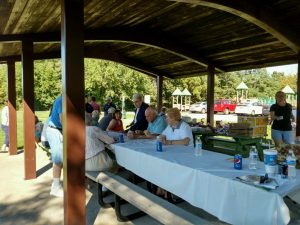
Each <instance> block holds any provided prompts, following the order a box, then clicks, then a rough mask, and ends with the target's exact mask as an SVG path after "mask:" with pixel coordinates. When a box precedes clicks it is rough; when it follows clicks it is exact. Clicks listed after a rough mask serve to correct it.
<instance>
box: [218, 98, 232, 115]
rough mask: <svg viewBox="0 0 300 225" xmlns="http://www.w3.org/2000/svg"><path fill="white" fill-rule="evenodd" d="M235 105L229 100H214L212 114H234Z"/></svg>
mask: <svg viewBox="0 0 300 225" xmlns="http://www.w3.org/2000/svg"><path fill="white" fill-rule="evenodd" d="M235 107H236V103H235V102H234V101H232V100H230V99H219V100H215V103H214V113H217V112H224V114H229V113H231V112H233V113H234V111H235Z"/></svg>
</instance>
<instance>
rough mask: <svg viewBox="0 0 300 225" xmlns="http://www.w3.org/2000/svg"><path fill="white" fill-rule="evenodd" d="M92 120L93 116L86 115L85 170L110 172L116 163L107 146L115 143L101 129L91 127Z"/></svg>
mask: <svg viewBox="0 0 300 225" xmlns="http://www.w3.org/2000/svg"><path fill="white" fill-rule="evenodd" d="M91 119H92V118H91V115H90V114H88V113H86V115H85V124H86V130H85V134H86V141H85V170H86V171H105V170H110V169H112V167H113V166H114V161H113V160H112V159H111V158H110V157H109V155H108V152H107V151H108V150H106V149H105V144H112V143H114V142H115V141H114V139H113V138H112V137H110V136H108V135H107V134H106V132H105V131H102V130H101V129H100V128H99V127H96V126H91Z"/></svg>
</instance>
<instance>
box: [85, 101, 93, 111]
mask: <svg viewBox="0 0 300 225" xmlns="http://www.w3.org/2000/svg"><path fill="white" fill-rule="evenodd" d="M85 111H86V112H87V113H92V112H93V111H94V108H93V106H92V105H91V104H90V103H85Z"/></svg>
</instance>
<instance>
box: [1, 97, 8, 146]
mask: <svg viewBox="0 0 300 225" xmlns="http://www.w3.org/2000/svg"><path fill="white" fill-rule="evenodd" d="M7 105H8V100H5V106H4V108H3V109H2V113H1V128H2V130H3V132H4V134H5V138H4V144H3V145H2V148H1V150H2V151H5V150H6V151H8V146H9V115H8V106H7Z"/></svg>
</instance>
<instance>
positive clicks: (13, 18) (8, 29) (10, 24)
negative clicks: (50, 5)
mask: <svg viewBox="0 0 300 225" xmlns="http://www.w3.org/2000/svg"><path fill="white" fill-rule="evenodd" d="M26 5H27V1H18V0H15V1H14V4H13V7H12V10H11V13H10V15H9V17H8V20H7V22H6V26H5V27H4V30H3V34H9V33H13V31H14V27H15V26H16V25H17V23H18V21H19V20H20V17H21V15H22V13H23V11H24V9H25V7H26Z"/></svg>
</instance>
